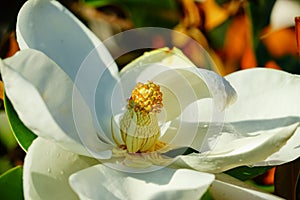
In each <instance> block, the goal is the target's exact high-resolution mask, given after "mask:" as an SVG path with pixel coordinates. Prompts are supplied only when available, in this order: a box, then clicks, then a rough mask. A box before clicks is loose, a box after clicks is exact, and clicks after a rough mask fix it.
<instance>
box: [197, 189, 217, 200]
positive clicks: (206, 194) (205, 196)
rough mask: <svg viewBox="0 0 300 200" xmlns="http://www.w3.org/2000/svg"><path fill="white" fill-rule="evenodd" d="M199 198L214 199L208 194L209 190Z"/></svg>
mask: <svg viewBox="0 0 300 200" xmlns="http://www.w3.org/2000/svg"><path fill="white" fill-rule="evenodd" d="M200 200H214V198H213V196H212V195H211V194H210V192H209V190H207V191H206V192H205V193H204V195H203V196H202V197H201V199H200Z"/></svg>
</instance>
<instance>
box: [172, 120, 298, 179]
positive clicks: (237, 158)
mask: <svg viewBox="0 0 300 200" xmlns="http://www.w3.org/2000/svg"><path fill="white" fill-rule="evenodd" d="M282 120H284V119H282ZM273 122H274V123H273V124H270V123H268V121H260V122H259V121H258V122H255V121H253V122H241V123H236V124H225V126H224V128H223V132H221V133H220V134H219V133H216V135H215V136H213V138H209V139H208V140H212V145H211V150H210V151H208V152H203V153H199V154H196V153H193V154H189V155H186V156H178V159H177V160H176V161H175V162H174V164H175V165H177V166H180V167H184V166H185V167H191V168H194V169H196V170H199V171H207V172H213V173H218V172H222V171H225V170H228V169H231V168H234V167H237V166H242V165H253V164H254V163H256V162H259V161H263V160H264V159H266V158H267V157H268V156H269V155H271V154H272V153H274V152H276V151H278V150H279V149H280V148H281V147H282V146H283V145H284V144H285V143H286V141H287V140H288V139H289V138H290V137H291V136H292V135H293V133H294V132H295V130H296V129H297V127H298V126H299V121H298V119H297V121H296V122H295V121H293V119H286V122H280V121H279V120H278V121H273ZM243 123H244V124H243Z"/></svg>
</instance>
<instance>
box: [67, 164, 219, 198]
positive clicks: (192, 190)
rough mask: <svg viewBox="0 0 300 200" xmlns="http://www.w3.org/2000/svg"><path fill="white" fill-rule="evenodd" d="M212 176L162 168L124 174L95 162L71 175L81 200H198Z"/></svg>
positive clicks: (73, 185)
mask: <svg viewBox="0 0 300 200" xmlns="http://www.w3.org/2000/svg"><path fill="white" fill-rule="evenodd" d="M213 180H214V175H211V174H205V173H200V172H196V171H192V170H187V169H179V170H175V169H170V168H163V169H161V170H158V171H154V172H148V173H124V172H120V171H115V170H113V169H111V168H108V167H106V166H104V165H97V166H94V167H91V168H88V169H86V170H82V171H80V172H78V173H75V174H74V175H72V176H71V177H70V184H71V187H72V188H73V189H74V191H76V193H77V194H78V196H79V197H80V198H81V199H109V200H111V199H132V200H134V199H144V200H146V199H166V200H167V199H199V198H200V197H201V196H202V195H203V193H204V192H205V191H206V190H207V188H208V187H209V185H210V184H211V183H212V181H213Z"/></svg>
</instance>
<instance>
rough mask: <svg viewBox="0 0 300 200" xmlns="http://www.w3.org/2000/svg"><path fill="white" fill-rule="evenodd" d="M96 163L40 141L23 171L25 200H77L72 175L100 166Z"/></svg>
mask: <svg viewBox="0 0 300 200" xmlns="http://www.w3.org/2000/svg"><path fill="white" fill-rule="evenodd" d="M97 163H98V162H97V160H94V159H91V158H88V157H84V156H79V155H77V154H74V153H71V152H68V151H65V150H63V149H61V148H60V147H59V146H58V145H56V144H55V143H53V142H51V141H49V140H45V139H42V138H37V139H35V140H34V141H33V143H32V145H31V146H30V147H29V149H28V152H27V155H26V157H25V162H24V169H23V188H24V197H25V199H41V200H47V199H49V200H50V199H78V197H77V195H76V194H75V193H74V192H73V190H72V189H71V187H70V185H69V182H68V178H69V176H70V175H71V174H73V173H75V172H77V171H79V170H81V169H85V168H87V167H90V166H92V165H94V164H97Z"/></svg>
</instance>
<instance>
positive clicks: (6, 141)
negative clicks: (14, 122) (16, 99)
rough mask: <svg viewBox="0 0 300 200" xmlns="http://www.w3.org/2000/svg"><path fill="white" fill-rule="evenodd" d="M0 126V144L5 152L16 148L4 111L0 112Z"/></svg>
mask: <svg viewBox="0 0 300 200" xmlns="http://www.w3.org/2000/svg"><path fill="white" fill-rule="evenodd" d="M0 124H1V126H0V143H1V144H3V145H4V146H5V148H6V149H7V150H12V149H14V148H16V147H17V145H18V144H17V142H16V139H15V137H14V135H13V133H12V131H11V128H10V125H9V122H8V120H7V117H6V114H5V112H4V111H0Z"/></svg>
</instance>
